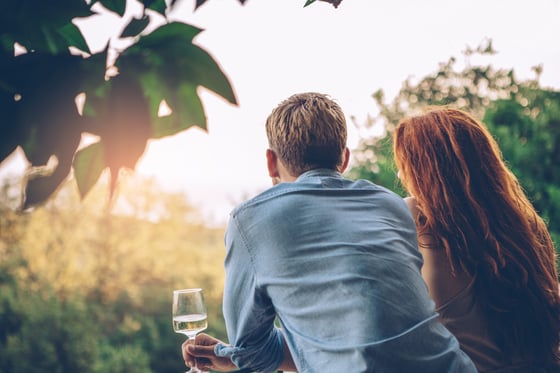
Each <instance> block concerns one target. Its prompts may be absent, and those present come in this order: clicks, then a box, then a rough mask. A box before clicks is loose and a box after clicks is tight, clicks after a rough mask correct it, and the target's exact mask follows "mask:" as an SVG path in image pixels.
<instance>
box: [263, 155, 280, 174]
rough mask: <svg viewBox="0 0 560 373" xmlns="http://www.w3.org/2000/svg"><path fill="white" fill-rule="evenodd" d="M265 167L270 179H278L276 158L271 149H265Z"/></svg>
mask: <svg viewBox="0 0 560 373" xmlns="http://www.w3.org/2000/svg"><path fill="white" fill-rule="evenodd" d="M266 166H267V168H268V176H270V177H271V178H277V177H280V173H279V172H278V156H277V155H276V153H274V151H273V150H272V149H266Z"/></svg>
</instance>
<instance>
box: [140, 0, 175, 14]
mask: <svg viewBox="0 0 560 373" xmlns="http://www.w3.org/2000/svg"><path fill="white" fill-rule="evenodd" d="M142 2H143V4H144V7H146V8H147V9H151V10H154V11H156V12H158V13H159V14H161V15H162V16H165V11H166V10H167V4H166V3H165V0H143V1H142ZM171 5H173V3H172V4H171Z"/></svg>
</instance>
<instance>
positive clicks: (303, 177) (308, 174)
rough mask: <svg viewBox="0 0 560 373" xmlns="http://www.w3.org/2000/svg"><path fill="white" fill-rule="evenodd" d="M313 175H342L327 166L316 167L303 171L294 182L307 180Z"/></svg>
mask: <svg viewBox="0 0 560 373" xmlns="http://www.w3.org/2000/svg"><path fill="white" fill-rule="evenodd" d="M314 177H342V175H341V174H340V172H338V171H336V170H331V169H328V168H317V169H314V170H309V171H305V172H304V173H302V174H301V175H299V176H298V178H297V179H296V181H295V182H296V183H297V182H300V181H305V180H309V179H311V178H314Z"/></svg>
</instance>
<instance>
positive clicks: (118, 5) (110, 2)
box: [98, 0, 126, 17]
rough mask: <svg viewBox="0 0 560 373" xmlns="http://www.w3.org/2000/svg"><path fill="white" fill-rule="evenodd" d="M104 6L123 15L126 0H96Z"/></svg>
mask: <svg viewBox="0 0 560 373" xmlns="http://www.w3.org/2000/svg"><path fill="white" fill-rule="evenodd" d="M98 2H100V3H101V4H103V6H104V7H105V8H107V9H108V10H110V11H112V12H115V13H117V14H118V15H119V16H121V17H122V16H123V15H124V12H125V10H126V0H98Z"/></svg>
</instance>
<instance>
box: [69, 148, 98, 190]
mask: <svg viewBox="0 0 560 373" xmlns="http://www.w3.org/2000/svg"><path fill="white" fill-rule="evenodd" d="M73 167H74V177H75V178H76V183H77V184H78V190H79V192H80V197H81V198H82V199H83V198H85V196H86V195H87V194H88V193H89V191H90V190H91V188H93V186H94V185H95V183H97V180H99V176H101V173H102V172H103V170H104V169H105V167H106V166H105V155H104V151H103V143H102V141H99V142H96V143H94V144H91V145H89V146H87V147H85V148H83V149H80V150H79V151H78V152H77V153H76V155H75V157H74V163H73Z"/></svg>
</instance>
